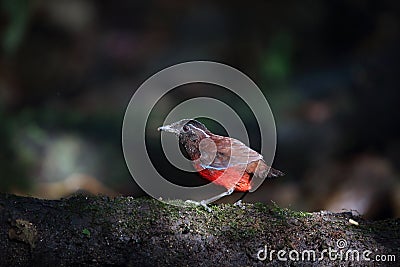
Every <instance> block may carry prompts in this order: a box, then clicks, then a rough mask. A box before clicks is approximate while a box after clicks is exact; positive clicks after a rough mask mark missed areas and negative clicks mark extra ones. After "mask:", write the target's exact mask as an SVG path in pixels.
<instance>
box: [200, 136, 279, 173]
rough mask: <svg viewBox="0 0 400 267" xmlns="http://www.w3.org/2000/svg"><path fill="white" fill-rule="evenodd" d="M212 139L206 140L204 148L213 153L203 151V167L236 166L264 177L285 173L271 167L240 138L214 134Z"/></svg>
mask: <svg viewBox="0 0 400 267" xmlns="http://www.w3.org/2000/svg"><path fill="white" fill-rule="evenodd" d="M212 139H213V140H212V141H211V140H209V142H205V143H206V144H207V145H206V146H205V147H204V148H203V149H205V151H208V152H210V151H211V153H201V154H202V155H201V159H200V161H201V162H202V163H204V164H202V167H203V168H213V169H217V170H223V169H226V168H228V167H235V168H238V169H239V170H242V171H246V172H247V173H249V174H254V176H255V177H258V178H262V179H263V178H266V177H279V176H283V175H284V173H282V172H281V171H278V170H276V169H274V168H272V167H269V166H268V165H267V164H266V163H265V162H264V160H263V156H262V155H260V154H259V153H258V152H256V151H254V150H253V149H251V148H249V147H248V146H246V145H245V144H243V143H242V142H240V141H239V140H237V139H234V138H229V137H223V136H214V137H213V138H212ZM201 150H202V149H200V151H201ZM203 154H204V155H203ZM214 155H215V158H214ZM206 162H208V163H206Z"/></svg>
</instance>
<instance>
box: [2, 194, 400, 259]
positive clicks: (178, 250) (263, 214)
mask: <svg viewBox="0 0 400 267" xmlns="http://www.w3.org/2000/svg"><path fill="white" fill-rule="evenodd" d="M212 210H213V212H212V213H209V212H207V211H205V210H204V209H203V208H200V207H188V208H182V207H176V206H172V205H166V204H163V203H161V202H158V201H156V200H152V199H148V198H140V199H134V198H126V197H119V198H115V199H109V198H107V197H94V196H85V195H77V196H74V197H71V198H68V199H64V200H59V201H50V200H39V199H34V198H25V197H17V196H13V195H4V194H3V195H0V230H1V231H0V257H1V259H2V260H1V262H2V265H13V266H14V265H32V264H37V265H55V266H59V265H75V264H79V265H80V264H88V265H108V264H110V265H131V266H186V265H188V266H189V265H190V266H265V265H276V266H282V265H285V264H287V265H290V264H294V263H296V264H297V265H303V264H305V265H310V264H313V263H314V264H317V263H318V264H321V265H325V266H326V265H347V264H353V265H356V266H357V265H365V264H369V262H366V261H364V260H363V258H362V257H363V255H362V253H363V252H364V251H371V253H367V254H368V255H367V258H368V259H371V260H373V259H375V256H376V255H378V254H379V255H380V254H382V255H386V256H387V259H388V260H389V256H390V255H393V257H395V260H397V264H398V263H399V262H400V250H399V248H400V219H391V220H385V221H375V222H373V221H366V220H363V219H362V218H361V217H357V216H353V215H352V214H351V213H340V214H332V213H328V212H318V213H310V214H309V213H303V212H294V211H290V210H287V209H281V208H279V207H276V206H275V207H274V206H266V205H264V204H246V205H245V206H244V209H243V208H239V207H235V206H232V205H230V204H223V205H215V206H212ZM357 224H358V225H357ZM338 240H339V242H342V243H338ZM344 242H345V243H344ZM338 245H339V246H343V245H345V246H344V247H343V249H342V250H341V251H340V250H339V248H338ZM265 248H266V251H265ZM272 250H275V252H272V254H271V251H272ZM279 250H282V251H285V252H279V253H280V254H279V253H278V251H279ZM332 250H338V252H339V253H340V252H342V255H343V259H342V260H340V258H339V257H340V254H339V255H337V257H336V259H334V258H332V256H334V255H333V254H331V255H329V252H330V253H334V251H332ZM348 250H351V251H352V252H351V253H348V254H347V256H348V257H347V260H346V254H345V253H346V252H347V251H348ZM305 251H306V253H305ZM307 251H310V252H307ZM354 251H357V252H358V253H359V256H360V259H359V261H357V258H356V256H357V255H356V253H355V252H354ZM314 252H315V254H316V256H315V257H316V259H315V261H314V260H313V255H312V254H311V255H310V256H308V255H307V254H310V253H314ZM279 255H280V258H282V259H284V258H286V259H287V260H288V261H287V262H284V261H282V260H279V259H278V256H279ZM302 257H304V260H302ZM309 257H310V258H309ZM352 257H355V258H354V260H352ZM393 257H391V259H390V260H392V261H393V260H394V258H393ZM264 258H265V259H264ZM297 258H298V261H297ZM318 258H320V259H318ZM260 259H261V260H260ZM262 259H264V260H262ZM291 259H292V260H291ZM309 259H310V260H309ZM293 260H294V261H293ZM375 264H376V262H375ZM390 264H393V265H396V262H392V263H388V262H385V263H384V264H382V265H383V266H388V265H390Z"/></svg>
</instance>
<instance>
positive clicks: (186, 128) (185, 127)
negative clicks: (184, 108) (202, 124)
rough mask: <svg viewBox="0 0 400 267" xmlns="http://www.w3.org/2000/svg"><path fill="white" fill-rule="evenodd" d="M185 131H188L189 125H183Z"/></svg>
mask: <svg viewBox="0 0 400 267" xmlns="http://www.w3.org/2000/svg"><path fill="white" fill-rule="evenodd" d="M182 129H183V131H184V132H185V133H186V132H187V131H189V126H187V125H183V128H182Z"/></svg>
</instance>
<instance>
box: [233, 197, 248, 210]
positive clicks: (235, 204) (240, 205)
mask: <svg viewBox="0 0 400 267" xmlns="http://www.w3.org/2000/svg"><path fill="white" fill-rule="evenodd" d="M233 206H236V207H239V208H241V209H242V210H244V209H245V208H246V207H245V206H244V204H243V202H242V200H241V199H240V200H238V201H236V202H235V203H234V204H233Z"/></svg>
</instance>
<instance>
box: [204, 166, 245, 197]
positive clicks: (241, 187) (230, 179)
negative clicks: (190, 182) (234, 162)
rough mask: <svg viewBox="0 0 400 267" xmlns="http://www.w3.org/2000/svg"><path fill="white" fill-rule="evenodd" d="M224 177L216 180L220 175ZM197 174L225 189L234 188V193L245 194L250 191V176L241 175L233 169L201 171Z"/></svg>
mask: <svg viewBox="0 0 400 267" xmlns="http://www.w3.org/2000/svg"><path fill="white" fill-rule="evenodd" d="M224 173H225V175H224V176H223V177H221V179H218V178H219V177H220V176H221V175H222V174H224ZM199 174H200V175H201V176H202V177H203V178H205V179H207V180H208V181H211V182H213V183H214V184H217V185H221V186H223V187H225V188H226V189H231V188H233V187H234V188H235V191H238V192H246V191H249V190H250V189H251V185H250V180H251V179H250V178H251V177H250V175H249V174H248V173H247V172H244V173H241V172H240V171H238V170H237V169H235V168H228V169H226V170H216V169H202V170H200V171H199Z"/></svg>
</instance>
